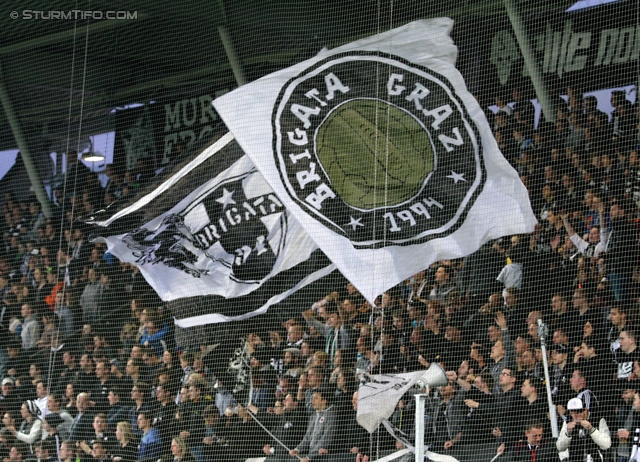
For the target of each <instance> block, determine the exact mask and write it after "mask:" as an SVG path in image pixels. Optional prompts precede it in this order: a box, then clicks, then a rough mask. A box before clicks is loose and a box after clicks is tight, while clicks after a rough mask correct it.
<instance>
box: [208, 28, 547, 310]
mask: <svg viewBox="0 0 640 462" xmlns="http://www.w3.org/2000/svg"><path fill="white" fill-rule="evenodd" d="M452 27H453V21H452V20H451V19H448V18H439V19H430V20H422V21H416V22H413V23H410V24H407V25H405V26H402V27H400V28H397V29H393V30H390V31H387V32H384V33H381V34H378V35H375V36H372V37H369V38H366V39H362V40H359V41H356V42H353V43H350V44H347V45H344V46H341V47H339V48H335V49H332V50H323V51H321V52H320V53H319V54H318V55H317V56H316V57H314V58H312V59H309V60H307V61H304V62H301V63H299V64H296V65H294V66H292V67H289V68H287V69H284V70H281V71H278V72H275V73H273V74H270V75H268V76H265V77H263V78H261V79H258V80H256V81H254V82H252V83H250V84H247V85H244V86H242V87H240V88H238V89H236V90H234V91H232V92H230V93H227V94H226V95H224V96H222V97H220V98H218V99H216V100H215V101H214V102H213V105H214V107H215V109H216V111H217V112H218V114H219V115H220V116H221V117H222V119H223V120H224V122H225V124H226V125H227V127H228V128H229V130H231V132H232V133H233V134H234V135H235V136H236V139H237V140H238V143H239V144H240V146H241V147H242V149H243V150H244V152H246V153H247V155H248V156H249V157H250V158H251V160H253V162H254V164H255V165H256V167H257V168H258V170H260V172H261V173H262V175H263V176H264V178H265V179H266V180H267V182H268V183H269V185H271V187H272V188H273V190H274V191H275V193H276V194H277V195H278V197H279V198H280V200H282V203H283V204H284V206H285V207H286V208H287V209H288V210H290V211H291V212H292V214H293V216H295V217H296V218H297V219H298V221H299V222H300V223H301V224H302V226H303V227H304V228H305V230H306V231H307V232H308V233H309V234H310V235H311V237H312V238H313V239H314V241H315V242H316V243H317V244H318V245H319V247H320V248H321V249H322V250H323V252H325V253H326V254H327V256H328V257H329V258H330V259H331V261H333V262H334V263H335V264H336V266H337V268H338V269H339V270H340V272H341V273H342V274H343V275H344V276H345V277H346V278H347V279H348V280H350V281H351V282H353V284H354V285H355V286H356V287H357V288H358V289H359V290H360V293H362V294H363V295H364V296H365V298H367V300H369V301H370V302H373V301H374V299H375V297H376V296H378V295H379V294H381V293H382V292H384V291H385V290H387V289H389V288H390V287H393V286H395V285H397V284H398V283H400V282H401V281H403V280H404V279H407V278H408V277H410V276H411V275H413V274H415V273H417V272H418V271H422V270H423V269H425V268H427V267H428V266H429V265H430V264H431V263H433V262H435V261H438V260H441V259H451V258H460V257H463V256H465V255H468V254H470V253H472V252H474V251H476V250H477V249H478V248H479V247H480V246H481V245H482V244H484V243H485V242H487V241H489V240H491V239H494V238H498V237H502V236H505V235H509V234H519V233H528V232H532V231H533V229H534V226H535V224H536V220H535V217H534V215H533V212H532V210H531V205H530V203H529V198H528V195H527V191H526V189H525V187H524V185H523V184H522V182H521V181H520V179H519V176H518V174H517V172H516V171H515V170H514V169H513V168H512V167H511V166H510V165H509V164H508V162H507V161H506V160H505V159H504V157H503V156H502V154H501V153H500V150H499V148H498V146H497V144H496V141H495V139H494V138H493V135H492V133H491V129H490V127H489V124H488V122H487V120H486V117H485V116H484V113H483V111H482V109H481V108H480V106H479V105H478V103H477V102H476V100H475V99H474V97H473V95H471V94H470V93H469V92H468V91H467V89H466V86H465V83H464V80H463V78H462V76H461V75H460V73H459V72H458V70H457V69H456V67H455V60H456V56H457V48H456V46H455V45H454V43H453V41H452V40H451V37H450V36H449V33H450V31H451V28H452Z"/></svg>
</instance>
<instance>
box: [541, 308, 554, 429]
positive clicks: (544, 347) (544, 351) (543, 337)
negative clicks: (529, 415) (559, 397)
mask: <svg viewBox="0 0 640 462" xmlns="http://www.w3.org/2000/svg"><path fill="white" fill-rule="evenodd" d="M547 333H548V329H547V326H546V324H543V323H542V319H538V337H540V347H541V349H542V365H543V366H544V382H545V384H546V388H547V402H548V403H549V418H550V419H551V434H552V435H553V437H554V438H557V437H558V421H557V418H556V407H555V405H554V404H553V398H552V397H551V382H550V380H549V362H548V361H547V344H546V339H547Z"/></svg>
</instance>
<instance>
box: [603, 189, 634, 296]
mask: <svg viewBox="0 0 640 462" xmlns="http://www.w3.org/2000/svg"><path fill="white" fill-rule="evenodd" d="M634 209H635V207H634V205H633V204H632V203H631V202H628V201H624V200H618V201H615V202H612V205H611V210H610V212H609V216H610V217H611V224H612V230H611V233H610V234H609V242H608V243H607V247H606V251H605V260H606V262H607V278H608V279H609V283H610V284H611V290H612V291H613V294H614V295H615V297H616V301H618V302H624V301H627V300H628V299H629V289H630V285H631V276H632V274H633V267H634V266H635V265H636V264H637V262H638V250H637V248H638V242H637V235H638V228H637V226H636V225H635V223H633V219H634V216H633V210H634Z"/></svg>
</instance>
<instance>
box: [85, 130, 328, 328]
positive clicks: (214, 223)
mask: <svg viewBox="0 0 640 462" xmlns="http://www.w3.org/2000/svg"><path fill="white" fill-rule="evenodd" d="M234 149H235V150H238V149H239V148H238V146H237V144H236V143H235V140H234V138H233V135H231V134H230V133H227V134H226V135H224V136H223V137H222V138H220V139H219V140H218V141H217V142H215V143H213V144H212V145H210V146H208V147H207V148H205V149H204V150H203V151H202V152H201V153H200V154H199V155H198V156H197V157H196V158H195V159H194V160H193V161H191V162H189V163H188V164H187V165H185V166H184V167H183V168H182V169H180V170H179V171H178V172H177V173H175V174H174V175H172V176H171V177H170V178H168V179H167V180H166V181H165V182H163V183H162V184H161V185H160V186H159V187H157V188H156V189H155V190H153V191H152V192H151V193H149V194H147V195H145V196H143V197H141V198H140V199H139V200H137V201H136V202H135V203H133V204H131V205H129V206H128V207H126V208H124V209H122V210H120V211H118V212H117V213H115V214H114V215H113V216H111V217H110V218H109V219H107V220H104V221H97V222H96V223H95V224H97V225H98V226H101V227H104V228H105V229H104V230H103V231H104V232H102V233H101V237H98V238H97V240H99V241H102V242H105V243H106V244H107V247H108V250H109V252H110V253H112V254H113V255H115V256H116V257H117V258H118V259H120V260H121V261H124V262H128V263H132V264H134V265H135V266H137V267H138V268H140V272H141V273H142V275H143V276H144V277H145V279H146V280H147V282H148V283H149V284H150V285H151V286H152V287H153V289H154V290H155V291H156V292H157V293H158V295H159V296H160V298H161V299H162V300H164V301H172V300H177V299H182V298H186V297H197V296H207V295H218V296H222V297H225V298H237V297H248V296H250V294H253V293H255V292H256V291H259V290H261V291H262V292H263V293H264V294H263V296H262V297H254V299H253V300H254V301H255V300H259V303H258V306H256V305H255V303H247V304H246V310H245V311H243V312H234V313H233V314H232V315H231V316H230V315H228V314H224V315H222V314H220V313H212V312H205V313H202V314H200V315H198V316H193V317H189V318H183V319H179V320H177V321H176V325H178V326H179V327H192V326H194V325H202V324H210V323H214V322H225V321H232V320H241V319H246V318H249V317H251V316H254V315H257V314H261V313H264V312H265V311H266V310H267V308H268V307H269V306H271V305H273V304H276V303H278V302H279V301H281V300H283V299H284V298H286V297H287V296H288V295H290V294H291V293H293V292H295V291H296V290H298V289H300V288H302V287H304V286H305V285H307V284H309V283H311V282H313V281H315V280H317V279H319V278H321V277H323V276H325V275H327V274H329V273H330V272H331V271H333V270H334V266H333V265H332V264H331V262H329V261H328V259H327V258H326V256H324V255H323V254H322V253H321V252H320V251H319V250H318V247H317V245H316V244H315V243H314V241H313V240H312V239H311V238H310V237H309V235H308V234H307V233H306V232H305V231H304V229H303V228H302V227H301V226H300V224H299V223H298V221H297V220H296V219H295V218H294V217H293V216H291V214H290V213H289V212H288V211H287V210H286V209H285V207H284V205H283V204H282V202H281V201H280V200H279V199H278V197H276V195H275V194H274V192H273V190H272V189H271V188H270V187H269V185H268V183H267V182H266V181H265V180H264V178H263V177H262V175H261V174H260V173H259V172H258V170H257V169H256V168H255V167H254V165H253V163H252V162H251V160H250V159H249V158H248V157H247V156H242V157H240V158H239V159H238V160H237V161H236V162H234V163H233V164H232V165H231V166H229V167H228V168H225V169H224V170H222V169H221V167H220V165H223V162H222V160H223V159H224V156H225V152H227V150H234ZM221 170H222V171H221ZM151 205H153V207H154V208H156V209H158V210H160V213H158V214H157V215H155V216H149V214H148V213H144V211H145V209H146V208H147V207H150V206H151ZM114 228H115V229H118V230H122V229H123V228H124V229H125V231H124V232H118V234H115V235H114V234H113V233H109V232H108V231H109V230H110V229H114ZM98 233H100V230H98ZM312 256H313V257H314V262H315V264H314V265H313V267H309V264H308V262H309V260H310V259H311V257H312ZM274 280H277V281H278V283H277V284H273V281H274Z"/></svg>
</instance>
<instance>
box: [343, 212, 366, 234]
mask: <svg viewBox="0 0 640 462" xmlns="http://www.w3.org/2000/svg"><path fill="white" fill-rule="evenodd" d="M349 218H351V220H350V221H349V223H347V225H349V226H351V227H352V228H353V230H354V231H355V230H356V227H358V226H364V225H363V224H362V223H360V220H362V218H358V219H355V218H353V217H352V216H351V215H349Z"/></svg>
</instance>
